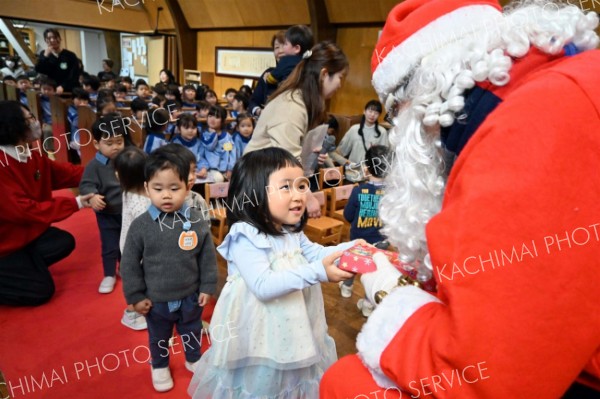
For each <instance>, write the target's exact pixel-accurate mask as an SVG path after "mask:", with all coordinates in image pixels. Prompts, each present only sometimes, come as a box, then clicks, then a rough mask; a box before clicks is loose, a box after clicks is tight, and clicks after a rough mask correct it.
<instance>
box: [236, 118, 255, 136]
mask: <svg viewBox="0 0 600 399" xmlns="http://www.w3.org/2000/svg"><path fill="white" fill-rule="evenodd" d="M238 130H239V131H240V134H241V135H242V136H244V137H246V138H248V137H250V136H252V132H253V131H254V126H252V121H251V120H250V118H246V119H242V120H241V121H240V124H239V125H238Z"/></svg>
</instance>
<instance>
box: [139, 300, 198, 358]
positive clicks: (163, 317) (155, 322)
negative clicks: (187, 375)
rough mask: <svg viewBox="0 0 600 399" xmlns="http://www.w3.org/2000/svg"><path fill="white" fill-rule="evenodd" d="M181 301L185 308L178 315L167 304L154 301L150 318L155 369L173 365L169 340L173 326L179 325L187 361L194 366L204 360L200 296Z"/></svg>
mask: <svg viewBox="0 0 600 399" xmlns="http://www.w3.org/2000/svg"><path fill="white" fill-rule="evenodd" d="M181 302H182V303H181V307H180V308H179V309H178V310H176V311H175V312H170V311H169V306H168V305H167V302H153V303H152V308H151V309H150V312H148V314H147V315H146V321H147V323H148V335H149V338H150V354H151V355H152V367H154V368H155V369H160V368H165V367H168V366H169V338H171V335H173V325H176V326H177V332H178V333H179V336H180V337H181V341H182V346H183V351H184V352H185V360H187V361H188V362H190V363H194V362H196V361H198V359H200V331H201V330H202V320H201V319H200V318H201V316H202V308H201V307H200V306H198V294H192V295H190V296H187V297H185V298H183V299H182V300H181ZM174 348H175V347H174ZM173 350H174V351H175V349H173ZM179 351H180V350H178V352H179Z"/></svg>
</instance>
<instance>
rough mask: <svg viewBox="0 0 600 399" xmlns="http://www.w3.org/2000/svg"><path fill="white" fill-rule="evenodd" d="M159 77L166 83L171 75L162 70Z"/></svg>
mask: <svg viewBox="0 0 600 399" xmlns="http://www.w3.org/2000/svg"><path fill="white" fill-rule="evenodd" d="M159 78H160V81H161V82H163V83H166V82H168V81H169V75H167V74H166V72H165V71H162V72H161V73H160V76H159Z"/></svg>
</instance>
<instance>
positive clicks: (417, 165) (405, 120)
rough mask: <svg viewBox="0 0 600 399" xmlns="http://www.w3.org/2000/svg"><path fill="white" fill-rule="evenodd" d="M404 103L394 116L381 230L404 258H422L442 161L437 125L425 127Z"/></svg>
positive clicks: (436, 204) (441, 187)
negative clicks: (392, 151) (426, 226)
mask: <svg viewBox="0 0 600 399" xmlns="http://www.w3.org/2000/svg"><path fill="white" fill-rule="evenodd" d="M420 119H421V118H419V117H418V116H416V115H415V112H414V111H413V109H412V107H405V108H404V109H403V110H402V111H401V112H400V114H399V115H398V116H397V117H396V118H395V120H394V124H395V126H394V127H393V128H392V130H391V131H390V143H391V146H392V149H393V150H394V152H395V157H394V159H393V162H392V169H391V171H390V173H389V175H388V176H387V178H386V195H385V196H384V197H383V198H382V200H381V202H380V208H379V212H380V216H381V218H382V220H383V226H384V227H383V233H384V235H386V236H387V237H388V238H389V240H390V242H391V243H392V244H393V245H394V246H396V247H397V248H398V250H399V253H400V259H401V260H402V261H404V262H410V263H412V262H414V261H422V260H423V258H424V257H425V255H426V254H427V253H428V251H427V240H426V238H425V225H426V224H427V222H428V221H429V219H431V217H432V216H433V215H435V214H436V213H438V212H439V211H440V207H441V201H442V196H443V192H444V183H445V178H444V176H443V171H444V162H443V158H442V155H441V149H440V146H439V127H436V128H427V129H425V127H424V126H423V124H422V123H421V121H420Z"/></svg>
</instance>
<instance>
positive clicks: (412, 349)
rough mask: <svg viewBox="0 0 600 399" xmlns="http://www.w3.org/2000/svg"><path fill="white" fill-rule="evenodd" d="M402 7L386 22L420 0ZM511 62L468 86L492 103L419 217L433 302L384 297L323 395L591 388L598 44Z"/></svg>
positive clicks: (547, 393)
mask: <svg viewBox="0 0 600 399" xmlns="http://www.w3.org/2000/svg"><path fill="white" fill-rule="evenodd" d="M461 2H462V1H459V0H447V1H446V2H445V3H444V4H446V6H447V7H449V8H450V9H453V8H457V7H460V3H461ZM405 3H408V4H405V5H404V6H403V5H402V4H401V5H399V6H397V7H396V8H395V9H394V10H393V11H392V13H391V14H390V18H393V19H394V21H393V23H394V24H398V23H400V22H399V21H401V20H402V19H403V18H405V17H406V15H407V14H408V13H410V12H419V11H420V7H421V6H422V5H423V4H425V3H426V1H423V0H418V1H412V0H407V1H406V2H405ZM410 3H413V4H412V5H411V4H410ZM470 3H491V2H487V1H481V2H470ZM403 4H404V3H403ZM441 12H442V13H444V12H446V11H444V10H442V11H441ZM390 18H388V22H387V23H386V27H387V26H388V25H389V24H391V23H392V22H390ZM388 33H389V32H388ZM386 37H387V38H389V34H388V35H387V36H386V30H385V29H384V32H383V34H382V39H385V38H386ZM388 45H389V43H388ZM378 50H379V54H376V56H377V57H379V60H381V59H382V58H385V54H384V55H383V57H382V56H381V54H382V46H381V43H380V44H378ZM376 52H377V50H376ZM384 52H385V51H384ZM514 62H515V64H514V65H513V67H512V69H511V80H510V83H509V84H508V85H506V86H503V87H500V88H498V87H492V86H491V85H489V84H488V85H487V86H486V84H482V85H480V87H482V88H484V89H487V90H490V91H492V92H494V94H495V95H496V96H497V97H498V98H499V99H500V100H501V102H500V103H499V105H498V106H497V107H496V108H495V109H494V110H493V111H492V112H491V113H490V114H489V115H488V116H487V117H486V118H485V120H484V121H483V123H482V124H481V125H480V126H479V128H478V129H477V131H476V132H475V134H474V135H473V136H472V137H471V138H470V139H469V141H468V143H467V145H466V146H465V147H464V149H463V150H462V152H461V153H460V156H459V157H458V158H457V160H456V162H455V164H454V166H453V168H452V170H451V173H450V176H449V178H448V182H447V186H446V190H445V193H444V200H443V205H442V209H441V212H440V213H438V214H437V215H435V216H434V217H433V218H432V219H431V220H430V222H429V224H428V225H427V229H426V236H427V243H428V249H429V252H430V256H431V261H432V262H431V263H432V264H433V275H434V277H435V278H436V280H437V283H438V294H437V296H433V295H430V294H428V293H426V292H424V291H422V290H420V289H418V288H415V287H400V288H397V289H395V290H394V291H392V292H391V293H390V294H389V295H388V296H387V297H385V298H384V300H383V301H382V302H381V304H380V305H379V306H378V307H377V308H376V309H375V311H374V312H373V314H372V315H371V316H370V318H369V319H368V321H367V322H366V324H365V326H364V327H363V330H362V332H361V333H360V334H359V338H358V348H359V354H358V355H355V356H348V357H345V358H343V359H341V360H340V361H339V362H337V363H336V364H335V365H334V366H333V367H332V368H330V369H329V370H328V371H327V373H326V374H325V376H324V378H323V381H322V383H321V398H327V399H330V398H344V399H359V398H398V397H403V398H409V397H412V398H423V397H435V398H461V399H469V398H474V399H475V398H477V399H481V398H527V399H529V398H536V399H544V398H560V397H561V396H562V395H563V394H564V392H565V391H566V390H567V389H568V388H569V386H571V384H572V383H573V382H574V381H576V380H578V381H580V382H583V383H585V384H586V385H587V386H592V387H594V388H595V389H598V390H600V384H599V381H600V380H599V379H598V377H599V376H600V311H599V310H598V307H599V305H600V293H599V292H600V173H599V171H600V51H597V50H591V51H585V52H583V53H580V54H577V55H574V56H564V52H561V53H560V54H557V55H554V56H549V55H546V54H543V53H541V52H538V51H537V50H531V51H530V52H529V53H528V54H527V55H526V56H525V57H523V58H521V59H517V60H515V61H514ZM376 64H377V62H376ZM375 83H377V82H375ZM395 387H398V388H395ZM400 390H401V391H402V392H400ZM598 397H600V392H599V393H598Z"/></svg>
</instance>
